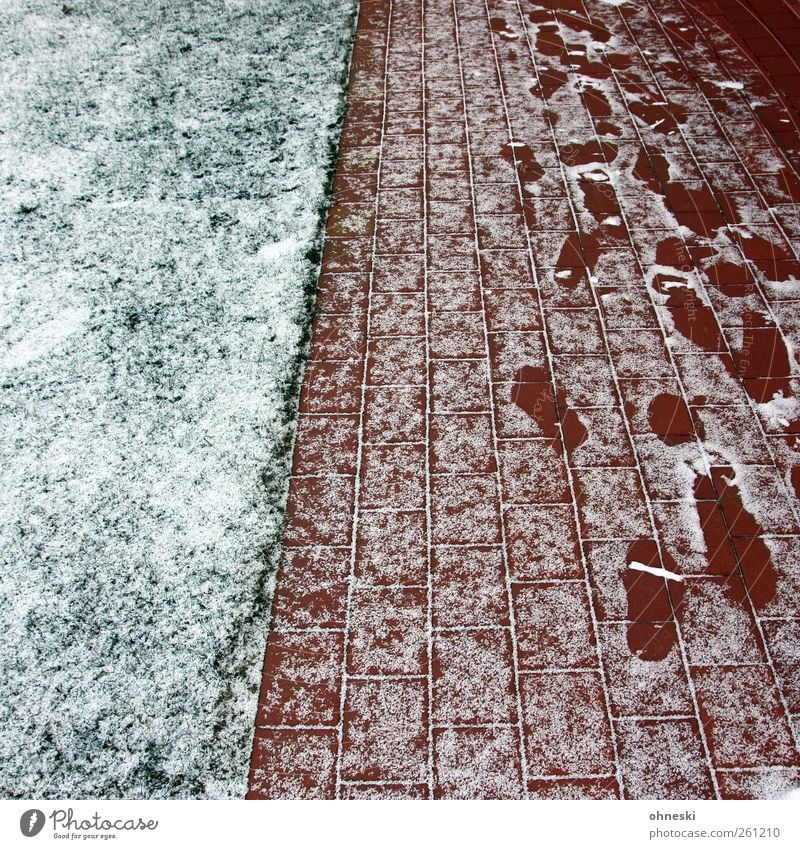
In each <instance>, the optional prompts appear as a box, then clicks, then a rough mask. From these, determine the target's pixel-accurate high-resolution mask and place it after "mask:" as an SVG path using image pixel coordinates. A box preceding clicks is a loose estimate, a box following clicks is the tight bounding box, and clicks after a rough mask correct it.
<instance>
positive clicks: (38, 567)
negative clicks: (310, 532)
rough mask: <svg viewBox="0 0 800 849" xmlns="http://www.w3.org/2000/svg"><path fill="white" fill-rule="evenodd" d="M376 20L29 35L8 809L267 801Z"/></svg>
mask: <svg viewBox="0 0 800 849" xmlns="http://www.w3.org/2000/svg"><path fill="white" fill-rule="evenodd" d="M356 10H357V2H355V0H306V2H303V3H295V4H292V6H291V9H290V12H291V15H289V14H288V12H287V9H286V8H285V4H281V3H277V2H272V0H269V2H256V0H238V1H236V2H235V0H228V2H213V3H210V4H207V5H206V7H205V8H197V7H196V4H192V3H188V2H184V0H171V2H164V3H162V4H161V5H160V6H159V7H153V6H152V4H149V3H146V2H144V0H139V2H134V3H132V4H126V6H125V7H124V8H120V7H117V6H116V5H115V4H109V3H107V2H106V0H84V2H75V3H74V4H72V5H71V6H70V5H65V6H64V9H63V10H61V9H57V8H56V7H55V6H53V4H48V3H45V2H44V0H34V2H31V3H27V4H25V7H24V9H23V8H21V7H19V8H16V9H12V10H10V12H9V29H8V31H7V35H6V36H5V37H4V38H3V39H0V54H2V55H3V56H4V58H6V59H8V61H7V62H6V65H5V68H4V73H3V75H2V76H1V77H0V104H2V107H3V113H4V115H5V120H4V121H2V125H0V129H1V130H2V131H3V133H2V135H0V148H3V149H2V150H1V151H0V152H1V153H2V156H0V163H2V164H1V165H0V169H2V170H0V176H2V178H3V190H2V194H0V218H2V219H3V225H4V227H3V229H4V230H5V231H6V232H7V233H8V234H9V235H8V236H7V237H5V238H4V240H3V242H0V281H3V288H2V291H1V292H0V294H1V296H2V300H3V302H4V305H5V307H7V308H8V311H7V313H6V316H7V317H6V318H5V320H4V321H3V322H2V325H0V380H1V381H2V388H3V391H2V395H0V420H2V423H3V428H1V429H0V430H2V431H3V435H2V437H0V452H2V454H3V456H4V458H5V459H4V463H3V467H2V472H0V493H2V494H0V544H1V547H0V550H2V551H3V561H4V562H3V566H2V574H1V575H0V595H2V596H3V598H4V608H5V611H4V617H3V618H4V620H5V621H4V622H3V627H4V630H5V632H6V646H5V650H4V654H5V656H4V658H3V661H4V662H3V665H4V667H5V668H6V670H7V673H6V678H5V680H4V683H3V698H2V699H0V729H2V730H0V750H2V751H3V759H2V767H0V795H3V796H6V797H19V798H28V797H38V798H68V797H72V798H97V797H105V798H116V797H128V798H137V797H140V798H167V797H221V798H224V797H241V796H243V795H244V792H245V789H246V784H247V771H248V762H249V756H250V743H251V739H252V732H253V718H254V716H255V709H256V700H257V694H258V685H259V682H260V673H261V663H262V660H263V649H264V640H265V637H266V631H267V626H268V620H269V603H270V599H271V584H272V577H273V574H274V571H275V566H276V563H277V557H278V552H279V548H280V536H281V529H282V522H283V511H284V508H285V497H286V483H287V476H288V473H289V464H290V462H291V448H292V443H293V433H294V427H295V418H296V410H297V397H298V390H299V386H300V379H301V375H302V360H303V358H304V351H305V350H306V349H307V346H308V338H309V328H310V321H311V316H312V313H313V302H314V295H315V291H316V280H317V277H318V270H319V269H318V265H319V255H320V247H321V239H322V224H323V223H324V218H325V212H326V209H327V205H328V200H327V198H328V197H329V195H330V183H331V180H332V175H333V170H334V166H335V161H334V159H335V156H334V154H335V150H336V147H337V143H338V136H339V132H340V128H341V123H342V118H343V114H344V93H345V91H344V90H345V84H346V73H347V65H348V57H349V55H350V49H351V44H352V37H353V32H354V27H355V13H356ZM293 38H294V39H295V41H294V42H293V41H292V39H293ZM12 57H13V58H12ZM182 63H183V64H182ZM281 181H283V182H281ZM270 192H271V194H270ZM276 198H278V199H277V200H276ZM6 225H8V226H6Z"/></svg>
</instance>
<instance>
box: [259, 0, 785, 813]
mask: <svg viewBox="0 0 800 849" xmlns="http://www.w3.org/2000/svg"><path fill="white" fill-rule="evenodd" d="M770 10H772V11H770ZM745 13H746V14H747V15H750V14H751V13H755V14H756V15H758V16H759V20H760V21H761V23H762V24H763V25H764V26H763V27H762V29H759V30H756V29H754V27H755V24H754V23H753V22H752V21H750V23H748V21H749V20H750V19H749V18H746V16H745ZM783 14H785V15H790V16H791V15H793V14H794V13H793V11H792V7H790V6H785V5H784V4H782V3H772V4H770V3H765V2H762V0H752V2H751V3H749V4H747V3H739V2H728V0H726V2H721V0H715V2H711V1H710V0H705V1H704V2H699V3H684V2H682V0H657V2H652V3H648V2H647V1H646V0H637V2H636V3H632V2H631V3H627V2H625V3H619V2H617V0H605V2H603V0H583V2H582V0H551V2H539V3H529V2H516V0H506V2H502V1H501V0H486V2H484V0H364V2H362V4H361V11H360V17H359V24H358V31H357V34H356V41H355V48H354V54H353V63H352V71H351V81H350V89H349V97H348V112H347V117H346V120H345V125H344V130H343V136H342V142H341V149H340V159H339V165H338V170H337V174H336V179H335V183H334V197H335V203H334V205H333V208H332V209H331V212H330V215H329V218H328V224H327V238H326V245H325V251H324V257H323V263H322V274H321V278H320V288H319V297H318V314H317V317H316V320H315V324H314V331H313V341H312V345H311V352H310V361H309V365H308V368H307V370H306V375H305V382H304V384H303V389H302V395H301V402H300V418H299V427H298V438H297V446H296V453H295V464H294V475H293V477H292V480H291V486H290V493H289V502H288V524H287V528H286V533H285V538H284V550H285V553H284V559H283V566H282V570H281V573H280V575H279V577H278V583H277V590H276V595H275V600H274V617H273V626H272V631H271V633H270V635H269V641H268V647H267V653H266V662H265V669H264V683H263V687H262V693H261V700H260V706H259V711H258V718H257V730H256V738H255V744H254V750H253V762H252V773H251V790H250V794H249V795H250V797H251V798H278V797H306V798H319V797H338V798H377V797H384V798H385V797H407V798H451V797H469V798H480V797H501V798H502V797H512V798H519V797H525V796H528V797H534V798H565V797H566V798H608V797H617V796H623V797H628V798H641V797H657V798H668V797H678V798H680V797H713V796H723V797H753V796H770V795H780V794H781V793H784V792H786V791H787V790H788V789H790V788H792V787H796V786H797V785H798V784H800V757H798V733H799V732H800V653H798V644H799V643H800V640H798V637H799V636H800V618H799V617H798V612H799V611H800V606H799V604H798V592H800V521H799V520H798V501H797V496H798V491H799V490H800V442H798V439H800V403H798V400H797V399H796V397H795V396H796V392H797V390H798V380H797V378H796V377H795V375H796V374H797V364H796V360H795V350H796V347H797V345H798V342H800V261H798V248H799V247H800V215H799V213H798V209H799V207H798V205H797V204H798V201H800V180H799V179H798V176H797V173H796V170H795V167H794V165H793V164H792V162H791V156H792V153H793V152H796V151H797V150H798V138H800V137H799V136H798V133H797V126H796V124H795V118H796V112H795V111H794V110H796V108H797V106H798V101H797V92H798V91H800V86H798V85H797V81H798V77H797V68H796V66H794V64H793V60H790V58H789V59H787V53H786V50H789V51H791V50H792V49H794V51H795V52H796V48H797V45H798V34H799V33H800V27H799V26H798V25H797V24H794V25H793V26H787V25H786V21H787V20H788V19H787V18H781V19H780V21H779V20H778V18H776V17H774V16H775V15H783ZM771 15H772V16H773V17H770V16H771ZM790 23H791V21H790ZM776 26H777V28H778V29H779V33H778V34H779V36H780V38H779V39H776V38H775V37H774V36H773V32H774V31H775V27H776ZM742 31H744V33H745V34H744V36H743V35H742V34H741V33H742ZM756 33H757V37H756ZM784 48H786V50H785V49H784ZM782 51H783V52H782ZM772 59H774V60H775V61H771V60H772ZM787 157H788V158H787ZM794 164H795V165H796V162H795V163H794Z"/></svg>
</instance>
